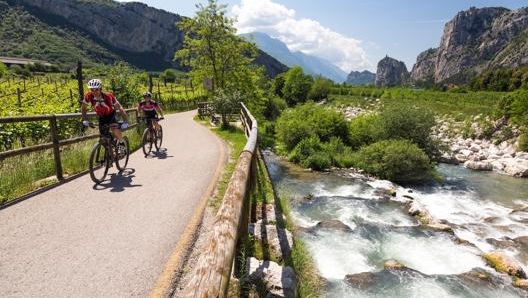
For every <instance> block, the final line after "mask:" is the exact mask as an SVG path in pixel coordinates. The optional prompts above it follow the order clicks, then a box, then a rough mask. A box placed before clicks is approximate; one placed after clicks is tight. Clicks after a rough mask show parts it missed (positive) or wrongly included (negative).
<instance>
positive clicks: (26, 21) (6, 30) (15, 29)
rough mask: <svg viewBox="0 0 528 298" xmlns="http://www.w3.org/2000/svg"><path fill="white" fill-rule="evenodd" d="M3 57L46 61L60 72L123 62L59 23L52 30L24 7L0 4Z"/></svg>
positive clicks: (0, 48)
mask: <svg viewBox="0 0 528 298" xmlns="http://www.w3.org/2000/svg"><path fill="white" fill-rule="evenodd" d="M0 15H2V18H0V41H1V42H0V56H12V57H24V58H31V59H37V60H45V61H48V62H50V63H52V64H55V65H57V66H58V67H59V69H61V70H68V69H71V68H72V67H74V66H75V65H76V64H77V61H79V60H80V61H82V62H83V64H84V65H85V66H87V67H91V66H95V65H96V64H98V63H100V64H111V63H113V62H115V61H118V60H122V58H121V57H119V56H118V55H117V54H115V53H113V52H112V51H111V50H109V49H107V48H105V47H103V46H101V45H100V44H98V43H97V42H96V41H94V40H93V39H92V38H90V37H89V36H88V35H83V34H82V33H80V32H78V31H76V30H74V29H72V28H69V27H68V26H66V25H64V24H60V23H57V24H56V25H54V26H50V25H48V24H46V23H44V22H42V21H41V20H40V19H38V18H36V17H35V16H34V15H32V14H30V13H29V12H28V11H27V10H25V9H23V8H21V7H14V6H10V5H9V4H8V3H6V2H4V1H0Z"/></svg>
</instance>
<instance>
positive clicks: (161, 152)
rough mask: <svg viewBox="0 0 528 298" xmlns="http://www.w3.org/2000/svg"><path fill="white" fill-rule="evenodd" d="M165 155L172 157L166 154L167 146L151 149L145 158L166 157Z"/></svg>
mask: <svg viewBox="0 0 528 298" xmlns="http://www.w3.org/2000/svg"><path fill="white" fill-rule="evenodd" d="M167 157H174V156H172V155H167V148H160V150H159V151H153V152H151V153H150V154H149V155H147V156H145V158H157V159H166V158H167Z"/></svg>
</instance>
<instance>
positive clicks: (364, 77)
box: [346, 70, 376, 85]
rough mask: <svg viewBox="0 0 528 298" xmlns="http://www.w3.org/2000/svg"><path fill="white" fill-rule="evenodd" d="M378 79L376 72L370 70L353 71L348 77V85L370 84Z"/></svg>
mask: <svg viewBox="0 0 528 298" xmlns="http://www.w3.org/2000/svg"><path fill="white" fill-rule="evenodd" d="M375 81H376V74H375V73H371V72H370V71H368V70H364V71H361V72H359V71H351V72H350V73H349V74H348V76H347V79H346V83H347V84H348V85H370V84H374V82H375Z"/></svg>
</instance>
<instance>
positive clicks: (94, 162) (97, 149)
mask: <svg viewBox="0 0 528 298" xmlns="http://www.w3.org/2000/svg"><path fill="white" fill-rule="evenodd" d="M109 167H110V158H109V152H107V150H106V147H105V146H103V145H102V144H101V143H97V144H95V145H94V146H93V148H92V152H91V153H90V161H89V169H90V178H92V181H93V182H95V183H96V184H99V183H101V182H103V180H104V179H105V177H106V174H107V173H108V168H109Z"/></svg>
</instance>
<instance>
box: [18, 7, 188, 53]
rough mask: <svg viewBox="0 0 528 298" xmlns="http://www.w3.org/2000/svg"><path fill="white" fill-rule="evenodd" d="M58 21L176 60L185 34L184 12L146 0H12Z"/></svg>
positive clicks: (108, 40) (135, 49) (130, 49)
mask: <svg viewBox="0 0 528 298" xmlns="http://www.w3.org/2000/svg"><path fill="white" fill-rule="evenodd" d="M8 3H10V4H18V5H23V6H24V7H26V8H27V9H28V10H30V11H31V12H34V13H37V14H39V15H41V16H47V19H50V20H54V21H55V22H57V21H60V20H61V19H62V20H63V21H65V22H67V23H70V24H71V25H72V26H75V27H76V28H79V29H82V30H83V31H85V32H86V33H88V34H90V35H92V36H94V37H95V38H96V39H97V40H98V41H100V42H102V43H104V44H106V45H108V46H110V47H112V48H115V49H119V50H123V51H127V52H131V53H146V52H150V53H155V54H157V55H160V56H161V57H163V60H165V61H172V58H173V57H174V52H175V51H176V49H178V48H181V46H182V40H183V34H182V32H180V31H179V30H178V29H177V28H176V26H175V23H176V22H178V21H179V20H181V18H182V17H181V16H179V15H177V14H173V13H169V12H166V11H164V10H159V9H155V8H152V7H149V6H147V5H145V4H142V3H137V2H130V3H128V2H127V3H119V2H115V1H109V0H107V1H79V0H8Z"/></svg>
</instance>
